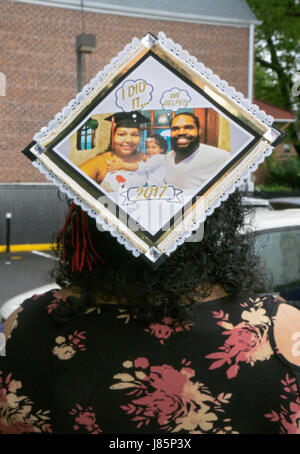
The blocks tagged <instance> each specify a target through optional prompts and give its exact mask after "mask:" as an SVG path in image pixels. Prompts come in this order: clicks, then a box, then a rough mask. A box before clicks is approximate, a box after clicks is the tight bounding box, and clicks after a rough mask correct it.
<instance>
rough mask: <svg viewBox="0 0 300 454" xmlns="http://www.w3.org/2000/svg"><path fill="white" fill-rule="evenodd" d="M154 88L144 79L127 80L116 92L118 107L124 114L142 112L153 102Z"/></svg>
mask: <svg viewBox="0 0 300 454" xmlns="http://www.w3.org/2000/svg"><path fill="white" fill-rule="evenodd" d="M152 92H153V87H152V85H151V84H148V83H147V82H146V81H145V80H144V79H138V80H126V82H124V84H123V85H122V86H121V87H120V88H118V90H117V91H116V105H117V106H118V107H119V108H120V109H122V110H123V112H132V111H133V110H142V109H143V108H144V107H145V106H147V105H148V104H149V103H150V102H151V100H152Z"/></svg>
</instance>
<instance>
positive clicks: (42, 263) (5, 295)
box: [0, 251, 55, 307]
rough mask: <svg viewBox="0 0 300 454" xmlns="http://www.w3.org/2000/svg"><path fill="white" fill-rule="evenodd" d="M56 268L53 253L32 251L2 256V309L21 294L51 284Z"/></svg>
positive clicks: (0, 260) (3, 254)
mask: <svg viewBox="0 0 300 454" xmlns="http://www.w3.org/2000/svg"><path fill="white" fill-rule="evenodd" d="M54 266H55V258H54V256H53V253H51V252H49V251H47V252H40V251H30V252H15V253H10V254H7V253H1V254H0V276H1V285H0V307H1V306H2V304H3V303H4V302H5V301H7V300H8V299H9V298H11V297H13V296H15V295H18V294H19V293H23V292H26V291H28V290H31V289H34V288H36V287H40V286H42V285H45V284H50V283H51V282H53V279H52V278H51V277H50V275H49V273H50V271H51V270H52V269H53V267H54Z"/></svg>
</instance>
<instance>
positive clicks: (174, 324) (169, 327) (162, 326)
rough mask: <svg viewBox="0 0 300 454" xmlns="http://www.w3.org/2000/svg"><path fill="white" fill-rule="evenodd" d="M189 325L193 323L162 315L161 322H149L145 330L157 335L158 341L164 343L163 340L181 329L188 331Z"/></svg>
mask: <svg viewBox="0 0 300 454" xmlns="http://www.w3.org/2000/svg"><path fill="white" fill-rule="evenodd" d="M191 326H194V323H192V322H185V323H180V322H178V321H174V320H173V319H172V318H171V317H164V318H163V319H162V322H161V323H151V325H149V328H147V329H145V331H146V332H147V333H150V334H152V335H153V336H155V337H157V339H159V342H160V343H161V344H162V345H164V343H165V340H166V339H168V338H169V337H170V336H172V335H173V334H177V333H180V332H182V331H190V329H191Z"/></svg>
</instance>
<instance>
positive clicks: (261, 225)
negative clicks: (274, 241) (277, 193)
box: [252, 208, 300, 232]
mask: <svg viewBox="0 0 300 454" xmlns="http://www.w3.org/2000/svg"><path fill="white" fill-rule="evenodd" d="M284 227H296V228H297V227H298V228H300V209H298V208H291V209H287V210H280V211H276V210H274V211H269V210H256V211H255V216H254V219H253V222H252V229H253V230H255V231H257V232H259V231H262V230H274V229H281V228H284Z"/></svg>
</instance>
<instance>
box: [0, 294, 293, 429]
mask: <svg viewBox="0 0 300 454" xmlns="http://www.w3.org/2000/svg"><path fill="white" fill-rule="evenodd" d="M58 304H60V295H59V291H55V290H54V291H51V292H48V293H46V294H44V295H35V296H33V297H32V298H31V299H29V300H27V301H25V302H24V303H23V305H22V306H23V310H22V311H21V312H20V313H19V316H18V320H17V323H16V326H15V328H14V329H13V331H12V333H11V336H10V338H9V339H8V340H7V345H6V357H1V358H0V433H5V434H11V433H14V434H15V433H24V432H27V433H28V432H40V433H65V434H66V433H92V434H102V433H107V434H116V433H118V434H139V433H141V434H147V433H149V434H158V433H165V434H172V433H173V434H255V433H259V434H267V433H272V434H274V433H282V434H287V433H289V434H296V433H300V394H299V388H298V386H299V385H298V386H297V376H298V377H299V375H300V373H299V369H300V368H299V367H297V366H292V365H291V364H289V363H288V362H287V361H285V360H284V359H283V358H282V357H281V355H280V352H279V351H278V348H277V347H276V345H275V343H274V336H273V322H274V317H275V316H276V313H277V310H278V306H279V304H280V303H279V302H277V301H276V300H275V299H274V298H273V297H270V296H268V297H261V298H259V297H256V296H246V297H244V298H242V299H240V300H239V301H230V300H229V299H224V298H223V299H221V300H215V301H211V302H206V303H202V304H201V303H199V304H198V305H197V306H196V307H195V317H194V319H193V320H191V321H188V322H186V323H178V322H175V321H174V320H172V318H170V317H164V318H163V319H162V320H161V321H160V323H156V322H155V323H150V324H149V325H148V326H145V324H142V323H141V322H140V321H138V320H136V319H133V318H131V317H130V315H129V314H128V313H127V311H126V310H125V309H122V308H120V307H119V306H118V305H109V304H106V305H102V306H97V307H95V308H90V309H89V310H88V311H87V312H86V314H85V315H84V316H81V317H77V318H74V319H72V320H71V321H69V322H68V323H66V324H61V325H55V324H54V323H53V322H52V320H51V318H50V317H49V314H50V313H51V312H52V311H53V310H55V308H56V307H57V305H58Z"/></svg>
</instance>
